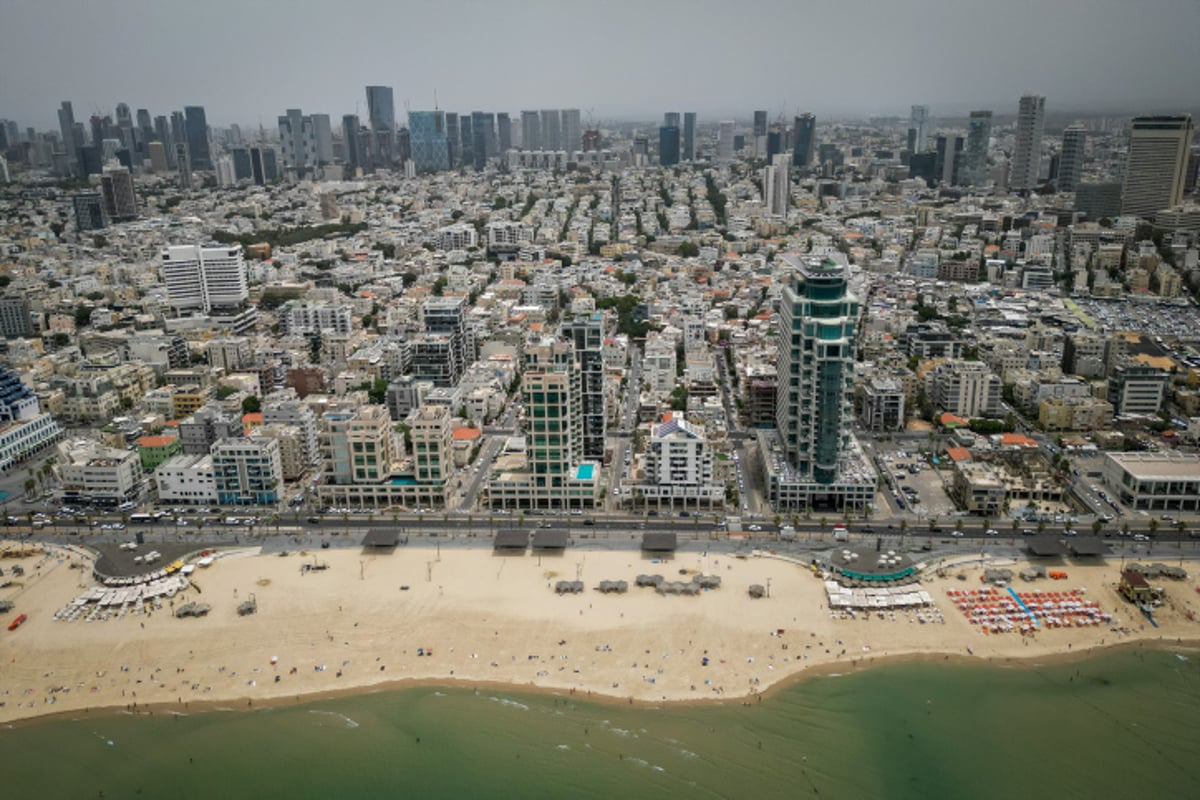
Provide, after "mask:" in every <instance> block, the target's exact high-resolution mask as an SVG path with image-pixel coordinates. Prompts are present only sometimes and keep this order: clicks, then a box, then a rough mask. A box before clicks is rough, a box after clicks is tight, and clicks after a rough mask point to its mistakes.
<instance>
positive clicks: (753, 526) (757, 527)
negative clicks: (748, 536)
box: [749, 525, 762, 531]
mask: <svg viewBox="0 0 1200 800" xmlns="http://www.w3.org/2000/svg"><path fill="white" fill-rule="evenodd" d="M749 530H752V531H761V530H762V525H751V526H750V527H749Z"/></svg>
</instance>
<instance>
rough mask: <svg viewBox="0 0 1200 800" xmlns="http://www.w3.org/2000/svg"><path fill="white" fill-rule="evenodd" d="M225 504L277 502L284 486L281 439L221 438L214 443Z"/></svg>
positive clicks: (216, 472) (220, 498)
mask: <svg viewBox="0 0 1200 800" xmlns="http://www.w3.org/2000/svg"><path fill="white" fill-rule="evenodd" d="M212 466H213V481H214V483H215V484H216V488H217V502H218V503H220V504H221V505H274V504H276V503H278V502H279V495H280V492H281V489H282V487H283V463H282V460H281V459H280V456H279V442H277V441H275V440H274V439H270V438H267V437H265V436H253V437H241V438H238V439H221V440H219V441H217V443H216V444H214V445H213V446H212Z"/></svg>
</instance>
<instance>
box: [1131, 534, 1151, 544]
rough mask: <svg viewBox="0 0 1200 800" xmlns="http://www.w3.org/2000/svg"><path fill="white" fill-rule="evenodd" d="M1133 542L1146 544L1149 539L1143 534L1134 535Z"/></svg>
mask: <svg viewBox="0 0 1200 800" xmlns="http://www.w3.org/2000/svg"><path fill="white" fill-rule="evenodd" d="M1133 540H1134V541H1135V542H1148V541H1150V537H1149V536H1147V535H1146V534H1144V533H1135V534H1134V535H1133Z"/></svg>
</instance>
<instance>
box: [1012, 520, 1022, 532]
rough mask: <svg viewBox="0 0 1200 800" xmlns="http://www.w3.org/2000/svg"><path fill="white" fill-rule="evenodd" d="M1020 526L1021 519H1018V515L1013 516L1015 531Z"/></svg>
mask: <svg viewBox="0 0 1200 800" xmlns="http://www.w3.org/2000/svg"><path fill="white" fill-rule="evenodd" d="M1020 527H1021V520H1019V519H1017V518H1016V517H1013V521H1012V529H1013V533H1016V532H1017V529H1018V528H1020Z"/></svg>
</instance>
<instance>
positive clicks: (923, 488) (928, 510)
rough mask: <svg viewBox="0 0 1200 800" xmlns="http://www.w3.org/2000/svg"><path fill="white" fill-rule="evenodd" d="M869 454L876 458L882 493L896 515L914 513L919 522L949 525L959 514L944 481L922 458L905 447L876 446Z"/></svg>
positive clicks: (893, 445)
mask: <svg viewBox="0 0 1200 800" xmlns="http://www.w3.org/2000/svg"><path fill="white" fill-rule="evenodd" d="M872 445H873V446H872V447H870V448H869V451H873V453H874V455H875V456H876V460H875V465H876V468H877V469H878V470H879V473H880V479H881V480H880V483H881V487H882V491H883V493H884V494H886V495H887V499H888V503H889V509H890V510H891V511H892V512H893V513H910V514H913V515H915V516H916V517H918V518H919V519H933V518H936V519H938V520H939V522H945V521H946V520H948V519H949V518H950V517H951V516H952V515H953V514H954V512H955V510H956V509H955V506H954V503H953V501H952V500H951V499H950V497H949V496H947V494H946V490H945V488H944V487H943V485H942V478H941V476H940V475H939V474H938V472H937V471H936V470H935V469H933V467H932V465H931V464H929V462H928V461H925V460H924V459H923V458H922V457H921V454H919V453H916V452H913V451H910V450H908V449H905V447H904V445H903V444H892V443H887V442H880V443H874V442H873V443H872Z"/></svg>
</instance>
